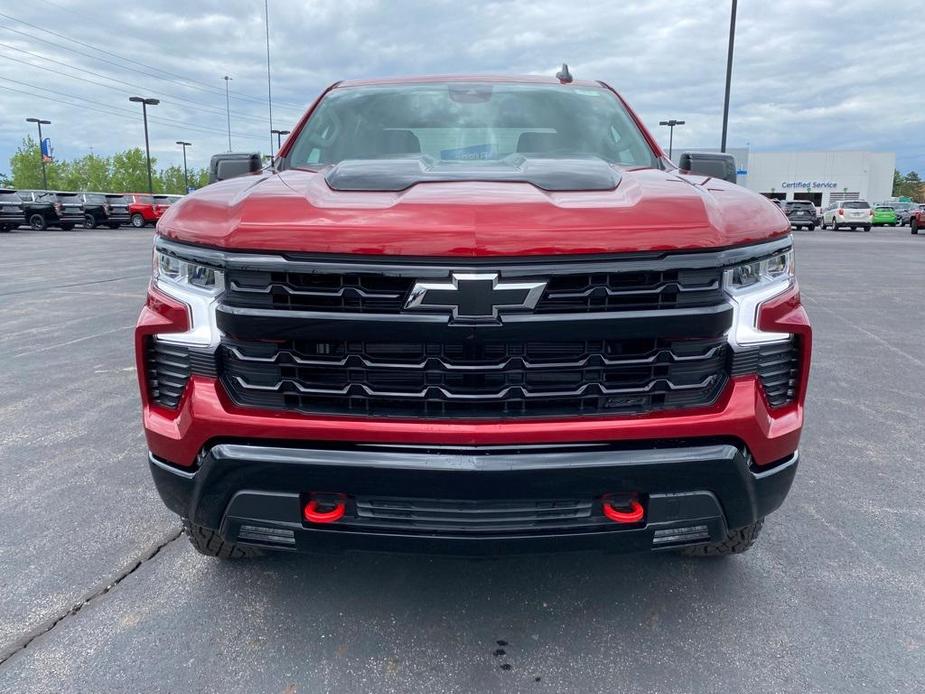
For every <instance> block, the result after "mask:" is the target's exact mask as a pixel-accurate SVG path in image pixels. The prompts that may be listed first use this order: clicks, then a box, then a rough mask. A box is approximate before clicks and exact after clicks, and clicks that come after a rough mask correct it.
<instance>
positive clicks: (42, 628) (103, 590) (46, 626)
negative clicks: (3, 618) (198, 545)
mask: <svg viewBox="0 0 925 694" xmlns="http://www.w3.org/2000/svg"><path fill="white" fill-rule="evenodd" d="M182 534H183V529H182V528H178V529H177V530H176V531H175V532H173V533H171V534H170V535H169V536H168V537H167V538H166V539H165V540H164V541H163V542H161V543H160V544H157V545H155V546H154V547H151V548H150V549H149V550H148V551H147V552H145V554H144V555H142V557H141V558H140V559H138V560H137V561H135V562H134V563H133V564H130V565H129V566H128V567H126V568H125V569H124V570H123V571H122V572H121V573H119V575H118V576H116V577H115V578H114V579H113V580H111V581H109V582H108V583H106V584H105V585H103V586H101V587H100V588H98V589H97V590H95V591H94V592H92V593H90V595H87V596H86V597H84V598H83V599H81V600H80V602H77V603H75V604H74V605H72V606H71V607H70V608H68V609H67V610H65V611H64V612H62V613H61V614H59V615H57V616H55V617H52V618H51V619H49V620H47V621H46V622H44V623H43V624H40V625H38V626H37V627H35V628H34V629H32V630H31V631H30V632H29V633H28V634H26V635H25V636H23V638H21V639H20V640H19V641H16V642H14V643H13V644H12V645H11V646H10V647H9V648H8V649H7V650H5V651H0V666H2V665H3V664H4V663H6V662H7V661H8V660H9V659H10V658H12V657H13V656H14V655H16V654H17V653H21V652H22V651H24V650H26V649H27V648H28V647H29V646H30V645H32V642H33V641H35V640H36V639H37V638H39V637H40V636H44V635H45V634H47V633H49V632H51V631H52V630H53V629H54V628H55V627H57V626H58V625H59V624H61V622H63V621H64V620H65V619H67V618H68V617H73V616H74V615H76V614H77V613H78V612H80V611H81V610H82V609H83V608H84V607H86V606H87V605H89V604H90V603H91V602H93V601H94V600H96V599H98V598H101V597H103V596H104V595H106V594H107V593H108V592H109V591H111V590H112V589H113V588H115V587H116V586H117V585H119V584H120V583H122V581H124V580H125V579H126V578H128V577H129V576H131V575H132V574H133V573H135V572H136V571H137V570H138V569H140V568H141V567H142V565H143V564H146V563H147V562H149V561H151V560H152V559H154V557H156V556H157V555H158V554H159V553H160V551H161V550H162V549H164V548H165V547H166V546H167V545H169V544H170V543H172V542H174V541H176V540H177V539H179V538H180V536H181V535H182Z"/></svg>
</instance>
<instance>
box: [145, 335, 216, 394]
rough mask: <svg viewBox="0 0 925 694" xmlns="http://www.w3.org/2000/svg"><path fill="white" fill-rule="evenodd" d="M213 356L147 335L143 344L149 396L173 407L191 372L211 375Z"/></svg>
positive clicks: (213, 368)
mask: <svg viewBox="0 0 925 694" xmlns="http://www.w3.org/2000/svg"><path fill="white" fill-rule="evenodd" d="M217 372H218V369H217V368H216V364H215V355H214V354H213V353H212V352H208V351H206V350H199V349H195V348H191V347H187V346H184V345H174V344H170V343H168V342H163V341H161V340H158V339H156V338H154V337H149V338H148V339H147V341H146V343H145V377H146V379H147V381H148V393H149V395H150V397H151V399H152V400H153V401H154V402H156V403H158V404H159V405H163V406H164V407H169V408H171V409H176V407H177V405H179V404H180V399H181V398H182V397H183V391H184V389H185V388H186V384H187V383H188V382H189V379H190V375H191V374H194V373H198V374H203V375H205V376H215V375H216V373H217Z"/></svg>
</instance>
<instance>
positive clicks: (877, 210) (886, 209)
mask: <svg viewBox="0 0 925 694" xmlns="http://www.w3.org/2000/svg"><path fill="white" fill-rule="evenodd" d="M874 211H875V212H895V210H894V209H893V208H892V207H875V208H874Z"/></svg>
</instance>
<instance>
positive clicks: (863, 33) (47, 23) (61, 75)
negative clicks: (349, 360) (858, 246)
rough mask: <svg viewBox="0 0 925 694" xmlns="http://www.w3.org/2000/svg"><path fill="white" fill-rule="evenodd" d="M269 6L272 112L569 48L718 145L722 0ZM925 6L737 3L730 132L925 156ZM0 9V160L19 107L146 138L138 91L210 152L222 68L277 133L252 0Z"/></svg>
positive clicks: (634, 96) (244, 121)
mask: <svg viewBox="0 0 925 694" xmlns="http://www.w3.org/2000/svg"><path fill="white" fill-rule="evenodd" d="M270 9H271V17H270V30H271V32H270V33H271V48H272V64H273V85H272V86H273V97H274V108H273V111H274V126H275V127H277V128H283V129H289V128H290V127H291V126H292V125H294V123H295V121H296V120H297V118H298V117H299V115H300V114H301V112H302V111H303V110H304V108H305V106H306V105H307V104H308V103H309V102H310V101H311V100H312V99H313V98H314V97H315V96H316V95H317V94H318V93H319V92H320V91H321V90H322V89H323V88H324V87H325V86H327V85H328V84H330V83H332V82H335V81H337V80H340V79H351V78H363V77H377V76H386V75H405V74H441V73H474V74H480V73H506V74H509V73H546V74H552V73H554V72H555V71H556V69H557V68H558V66H559V64H560V63H561V62H563V61H567V62H568V63H569V64H570V66H571V69H572V72H573V74H575V75H576V76H578V77H582V78H594V79H601V80H604V81H606V82H608V83H610V84H611V85H613V86H614V87H615V88H616V89H617V90H618V91H620V92H621V93H622V94H623V95H624V96H625V97H626V98H627V100H628V101H629V102H630V104H631V105H633V106H634V108H635V109H636V110H637V111H638V112H639V113H640V115H641V116H642V118H643V120H644V121H645V122H646V123H647V124H648V125H649V126H650V127H651V128H653V130H654V131H655V132H656V135H657V137H659V138H660V139H666V137H667V132H661V131H660V129H659V128H658V126H657V123H658V121H659V120H662V119H665V118H680V119H683V120H685V121H686V122H687V124H686V125H685V126H683V127H682V128H679V129H677V130H676V131H675V148H676V149H679V148H681V149H683V148H684V147H685V146H689V147H694V146H716V145H717V144H718V143H719V136H720V135H719V134H720V126H721V118H722V99H723V88H724V78H725V63H726V41H727V36H728V34H727V31H728V22H729V15H728V12H729V6H728V4H727V3H725V2H713V3H704V2H694V1H693V0H675V2H672V3H670V4H666V3H653V2H635V3H626V2H624V3H615V2H613V1H612V0H611V1H609V2H598V1H595V0H585V2H582V3H562V2H552V1H548V2H547V1H539V0H531V1H529V2H528V1H521V0H511V1H509V2H508V1H505V2H489V1H484V0H482V1H480V0H470V1H469V2H466V3H460V2H451V1H449V0H438V1H435V2H425V1H421V2H410V1H409V0H387V1H385V0H383V1H382V2H378V1H374V0H311V1H310V2H296V1H295V0H285V1H284V0H270ZM919 10H920V2H919V0H891V2H889V3H879V4H874V3H870V2H865V1H863V0H842V1H835V0H831V1H828V0H809V1H807V0H802V1H797V0H778V1H777V2H775V3H764V2H762V3H756V2H745V3H740V6H739V18H738V30H737V35H736V53H735V65H734V69H733V87H732V108H731V114H730V128H729V143H730V145H731V146H744V145H745V144H746V143H749V144H750V146H751V147H752V148H753V149H759V150H820V149H830V148H836V149H837V148H850V149H871V150H887V151H895V152H896V153H897V161H898V165H899V167H900V168H901V169H903V170H908V169H918V170H919V171H920V172H925V135H923V133H925V91H923V90H922V88H921V85H922V84H923V83H925V68H923V63H922V62H921V60H920V59H918V58H917V56H916V52H915V50H914V44H911V43H909V44H904V43H903V42H902V40H900V37H901V36H902V34H903V31H904V30H905V29H907V28H911V27H915V26H917V25H918V24H919V15H918V11H919ZM2 13H3V15H6V16H0V65H2V69H0V171H4V170H5V169H6V166H5V162H6V160H7V159H8V157H9V154H10V153H11V152H12V151H13V150H14V149H15V148H16V146H17V145H18V143H19V141H20V140H21V139H22V137H23V136H24V135H25V134H29V133H31V132H32V131H31V129H30V126H28V125H27V124H26V123H25V122H24V119H25V118H26V117H27V116H41V117H43V118H47V119H49V120H51V121H52V122H53V124H52V125H51V126H49V128H48V134H49V135H50V136H51V137H52V138H53V140H54V143H55V147H56V153H57V154H58V156H61V157H65V158H68V157H72V156H79V155H81V154H83V153H86V152H88V151H90V148H91V147H93V151H95V152H96V153H108V152H112V151H114V150H119V149H123V148H125V147H130V146H135V145H141V144H143V133H142V127H141V114H140V113H138V112H137V111H138V109H137V108H136V104H130V103H129V102H128V97H129V96H131V95H133V94H136V93H137V94H139V95H143V96H154V97H157V98H160V99H161V100H162V103H161V104H160V105H159V106H157V107H154V108H152V109H151V114H150V115H151V123H150V131H151V145H152V150H153V153H154V155H155V156H156V157H157V158H158V160H159V163H160V164H161V165H168V164H172V163H177V162H179V161H180V151H179V148H178V147H177V146H176V145H175V144H174V142H175V141H176V140H180V139H184V140H189V141H191V142H193V148H192V149H191V150H190V152H189V154H190V158H191V163H193V164H194V165H198V166H203V165H205V164H206V162H207V161H208V157H209V156H210V155H211V154H212V153H214V152H219V151H224V150H225V149H227V138H226V134H225V126H226V121H225V117H226V116H225V94H224V87H225V83H224V81H223V79H222V77H223V76H224V75H226V74H227V75H230V76H231V77H232V78H233V81H232V82H231V83H230V86H231V90H232V99H231V119H232V137H233V144H234V147H235V149H256V148H263V149H264V150H266V149H267V147H268V146H269V134H268V129H269V126H268V125H267V107H266V81H265V80H266V63H265V61H266V54H265V45H264V23H263V3H261V2H259V0H221V1H219V0H199V1H198V2H195V3H192V2H183V3H181V2H169V1H167V0H148V1H146V2H145V3H143V4H142V3H132V2H123V3H110V2H108V1H105V0H83V1H82V2H76V1H75V0H55V2H51V1H50V0H35V1H34V2H30V3H21V4H19V5H18V6H14V7H13V8H12V9H4V10H2ZM15 20H21V21H23V22H28V23H29V24H32V25H34V26H28V25H26V24H22V23H19V22H17V21H15ZM43 28H47V30H43ZM49 30H50V31H51V32H56V33H57V34H58V35H56V34H55V33H49ZM68 39H76V40H77V41H79V42H82V43H74V42H72V41H69V40H68ZM95 48H99V49H102V50H103V51H105V52H100V51H97V50H95ZM52 61H56V62H52ZM43 68H44V69H43ZM10 80H15V81H10ZM11 90H17V91H11ZM22 92H26V93H22ZM661 130H664V129H661Z"/></svg>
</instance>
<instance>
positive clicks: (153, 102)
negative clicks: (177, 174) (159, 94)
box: [128, 96, 161, 194]
mask: <svg viewBox="0 0 925 694" xmlns="http://www.w3.org/2000/svg"><path fill="white" fill-rule="evenodd" d="M128 100H129V101H131V102H133V103H136V104H141V115H142V117H143V118H144V119H145V157H146V158H147V160H148V192H149V193H152V194H153V193H154V181H153V180H152V179H151V145H150V144H149V143H148V106H157V105H158V104H159V103H161V100H160V99H145V98H144V97H141V96H130V97H129V98H128Z"/></svg>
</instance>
